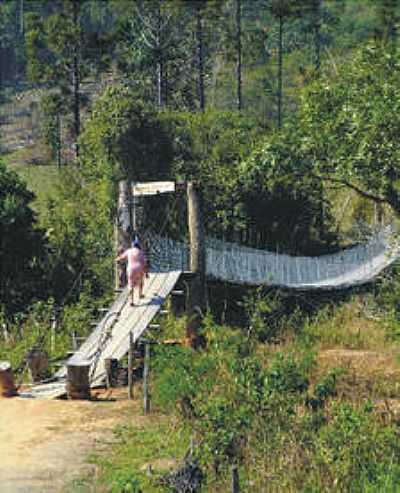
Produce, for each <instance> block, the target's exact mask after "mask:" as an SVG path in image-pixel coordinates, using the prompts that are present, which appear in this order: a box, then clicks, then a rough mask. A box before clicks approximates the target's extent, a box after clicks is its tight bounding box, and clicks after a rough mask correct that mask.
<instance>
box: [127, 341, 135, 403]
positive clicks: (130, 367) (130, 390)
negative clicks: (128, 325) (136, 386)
mask: <svg viewBox="0 0 400 493" xmlns="http://www.w3.org/2000/svg"><path fill="white" fill-rule="evenodd" d="M133 344H134V343H133V334H132V332H129V352H128V399H129V400H132V399H133Z"/></svg>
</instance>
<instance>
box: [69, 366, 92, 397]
mask: <svg viewBox="0 0 400 493" xmlns="http://www.w3.org/2000/svg"><path fill="white" fill-rule="evenodd" d="M89 369H90V363H89V362H88V361H81V362H79V363H73V364H69V365H68V366H67V386H66V388H67V396H68V399H84V400H85V399H86V400H87V399H90V383H89Z"/></svg>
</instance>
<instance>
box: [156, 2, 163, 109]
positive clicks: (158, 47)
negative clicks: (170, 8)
mask: <svg viewBox="0 0 400 493" xmlns="http://www.w3.org/2000/svg"><path fill="white" fill-rule="evenodd" d="M156 51H157V105H158V107H159V108H161V107H162V106H163V76H164V75H163V68H164V67H163V54H162V46H161V4H160V3H158V6H157V35H156Z"/></svg>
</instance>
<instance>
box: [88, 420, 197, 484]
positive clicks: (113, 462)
mask: <svg viewBox="0 0 400 493" xmlns="http://www.w3.org/2000/svg"><path fill="white" fill-rule="evenodd" d="M141 424H142V426H135V425H126V426H119V427H117V428H116V429H115V431H114V433H115V438H116V440H117V442H116V444H114V445H113V446H112V447H111V450H109V451H108V455H107V456H104V455H99V454H96V455H94V456H93V457H92V458H91V462H92V463H94V464H96V465H97V466H98V475H97V476H98V477H97V480H96V484H95V485H92V486H94V488H95V490H94V491H98V492H103V491H104V492H106V491H107V492H108V491H111V492H113V493H114V492H115V493H117V492H123V491H125V489H124V488H125V485H129V486H130V485H132V489H131V490H130V489H126V491H136V490H135V489H134V485H135V484H137V485H140V488H141V491H143V492H146V493H158V492H162V491H165V490H163V489H162V487H161V486H159V485H157V479H158V478H159V477H160V475H161V474H163V473H166V472H167V471H168V470H170V469H171V468H173V467H176V464H177V463H178V462H179V461H180V460H181V459H182V458H183V457H184V455H185V453H186V452H187V449H188V446H189V438H190V437H189V432H188V431H187V430H185V429H183V428H182V427H181V426H180V425H178V423H177V421H176V419H175V418H174V417H171V416H156V415H152V416H150V417H149V418H146V420H145V422H143V423H141ZM129 486H126V487H129Z"/></svg>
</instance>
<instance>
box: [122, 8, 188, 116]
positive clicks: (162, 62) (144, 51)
mask: <svg viewBox="0 0 400 493" xmlns="http://www.w3.org/2000/svg"><path fill="white" fill-rule="evenodd" d="M115 5H116V7H117V9H121V8H122V7H123V6H125V2H123V1H122V2H116V3H115ZM127 7H129V11H128V15H126V16H125V17H122V16H120V18H119V22H118V23H117V24H118V26H117V28H116V34H115V36H116V38H115V39H116V41H117V46H118V48H117V53H118V63H119V67H120V69H121V70H122V71H123V73H124V74H125V75H126V76H127V77H128V78H129V79H131V80H132V83H135V84H136V85H137V81H138V80H139V81H140V84H141V86H142V90H143V93H144V95H146V96H148V95H150V96H151V98H152V99H154V101H155V103H156V104H157V106H158V107H159V108H161V107H163V106H165V105H166V104H167V101H168V93H169V85H170V84H169V80H168V66H169V63H170V61H171V60H173V59H174V58H175V56H176V55H177V44H178V42H177V39H176V38H177V30H178V22H177V21H179V19H178V18H177V15H176V12H174V9H173V8H172V3H171V2H168V1H167V2H166V1H162V0H151V1H139V2H135V3H133V4H132V3H131V4H128V5H127ZM154 88H155V91H154Z"/></svg>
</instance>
